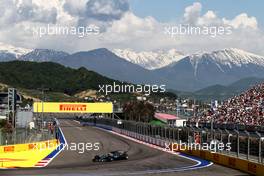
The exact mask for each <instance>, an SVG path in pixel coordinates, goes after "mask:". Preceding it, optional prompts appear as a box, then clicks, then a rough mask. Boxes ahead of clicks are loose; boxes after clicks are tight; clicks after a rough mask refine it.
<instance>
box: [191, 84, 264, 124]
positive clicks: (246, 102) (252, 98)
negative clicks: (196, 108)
mask: <svg viewBox="0 0 264 176" xmlns="http://www.w3.org/2000/svg"><path fill="white" fill-rule="evenodd" d="M211 121H213V122H214V124H236V125H247V126H263V125H264V83H262V84H259V85H256V86H254V87H252V88H251V89H249V90H247V91H245V92H244V93H242V94H240V95H238V96H235V97H232V98H229V99H228V100H226V101H224V102H223V103H222V104H220V105H219V106H218V107H217V108H216V109H215V110H212V109H210V110H208V111H206V112H204V113H203V114H202V115H200V116H196V117H194V118H192V119H191V120H190V122H192V123H210V122H211Z"/></svg>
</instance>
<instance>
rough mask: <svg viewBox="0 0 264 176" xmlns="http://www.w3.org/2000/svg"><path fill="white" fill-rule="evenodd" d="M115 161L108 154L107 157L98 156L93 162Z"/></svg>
mask: <svg viewBox="0 0 264 176" xmlns="http://www.w3.org/2000/svg"><path fill="white" fill-rule="evenodd" d="M111 161H113V158H112V157H111V156H110V155H109V154H107V155H96V156H95V157H94V159H93V162H111Z"/></svg>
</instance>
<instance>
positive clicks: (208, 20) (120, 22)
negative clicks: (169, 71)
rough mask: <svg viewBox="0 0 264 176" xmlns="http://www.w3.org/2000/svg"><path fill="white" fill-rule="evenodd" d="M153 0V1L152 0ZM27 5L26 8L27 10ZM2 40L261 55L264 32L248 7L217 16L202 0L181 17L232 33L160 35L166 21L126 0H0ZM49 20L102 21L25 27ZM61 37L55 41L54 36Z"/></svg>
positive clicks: (29, 44)
mask: <svg viewBox="0 0 264 176" xmlns="http://www.w3.org/2000/svg"><path fill="white" fill-rule="evenodd" d="M153 3H154V2H153ZM26 9H27V10H26ZM0 14H2V15H1V16H0V42H6V43H10V44H13V45H17V46H21V47H41V48H53V49H60V50H65V51H69V52H74V51H79V50H90V49H94V48H99V47H107V48H132V49H135V50H154V49H169V48H176V49H177V50H182V51H184V52H186V53H192V52H196V51H199V50H207V51H211V50H216V49H221V48H228V47H233V48H241V49H245V50H248V51H252V52H255V53H257V54H262V55H264V43H263V41H264V34H263V30H262V29H259V27H258V22H257V19H256V18H255V17H253V16H250V15H248V14H246V13H242V14H238V15H237V16H235V17H234V18H231V19H230V18H224V17H219V16H218V15H217V13H216V12H215V11H213V10H208V11H207V12H205V13H204V14H202V4H201V3H199V2H197V3H193V4H191V5H190V6H189V7H186V8H185V12H184V14H182V20H181V22H182V23H184V24H191V25H195V26H203V25H206V26H214V25H216V26H222V25H223V26H227V25H229V26H232V27H233V30H232V34H231V35H226V36H218V37H215V38H212V37H210V36H193V35H191V36H190V35H189V36H188V35H186V36H184V35H183V36H176V37H175V38H171V37H170V36H166V35H164V26H165V25H171V26H173V25H179V23H176V22H175V23H161V22H159V21H157V20H156V19H155V18H153V17H151V16H149V17H144V18H141V17H138V16H136V15H135V14H134V13H133V12H132V11H131V10H130V9H129V4H128V1H127V0H52V1H51V0H13V1H11V0H1V1H0ZM47 23H54V24H61V25H68V26H77V25H81V24H83V25H86V24H91V23H95V24H97V25H99V26H100V27H102V28H103V29H104V30H103V33H101V34H100V35H99V36H89V37H86V38H82V39H80V38H78V37H76V36H46V37H43V38H41V39H39V38H36V37H32V34H31V33H30V32H29V31H28V30H26V29H27V28H30V27H32V26H41V25H43V24H47ZM58 41H59V42H58Z"/></svg>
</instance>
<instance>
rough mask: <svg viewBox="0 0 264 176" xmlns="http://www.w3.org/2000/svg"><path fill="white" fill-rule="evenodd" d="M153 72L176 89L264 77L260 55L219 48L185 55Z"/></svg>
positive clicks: (188, 88)
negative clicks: (208, 51)
mask: <svg viewBox="0 0 264 176" xmlns="http://www.w3.org/2000/svg"><path fill="white" fill-rule="evenodd" d="M154 72H155V73H156V74H158V75H160V76H162V77H164V78H166V79H167V84H168V85H170V87H174V88H175V89H177V90H186V91H187V90H189V91H193V90H198V89H201V88H204V87H207V86H211V85H215V84H220V85H227V84H231V83H233V82H235V81H238V80H240V79H243V78H248V77H257V78H264V57H263V56H259V55H256V54H252V53H249V52H246V51H243V50H240V49H234V48H231V49H223V50H219V51H213V52H211V53H199V54H193V55H190V56H187V57H185V58H183V59H181V60H180V61H178V62H175V63H172V64H170V65H168V66H166V67H163V68H161V69H157V70H154Z"/></svg>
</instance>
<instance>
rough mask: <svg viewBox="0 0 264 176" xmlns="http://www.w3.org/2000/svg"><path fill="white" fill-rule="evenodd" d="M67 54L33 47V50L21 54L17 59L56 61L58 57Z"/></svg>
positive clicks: (66, 54)
mask: <svg viewBox="0 0 264 176" xmlns="http://www.w3.org/2000/svg"><path fill="white" fill-rule="evenodd" d="M68 55H69V54H68V53H66V52H63V51H56V50H50V49H34V50H33V51H31V52H29V53H27V54H24V55H22V56H21V57H20V58H19V59H21V60H25V61H35V62H48V61H53V62H56V61H57V60H58V59H62V58H64V57H66V56H68Z"/></svg>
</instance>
